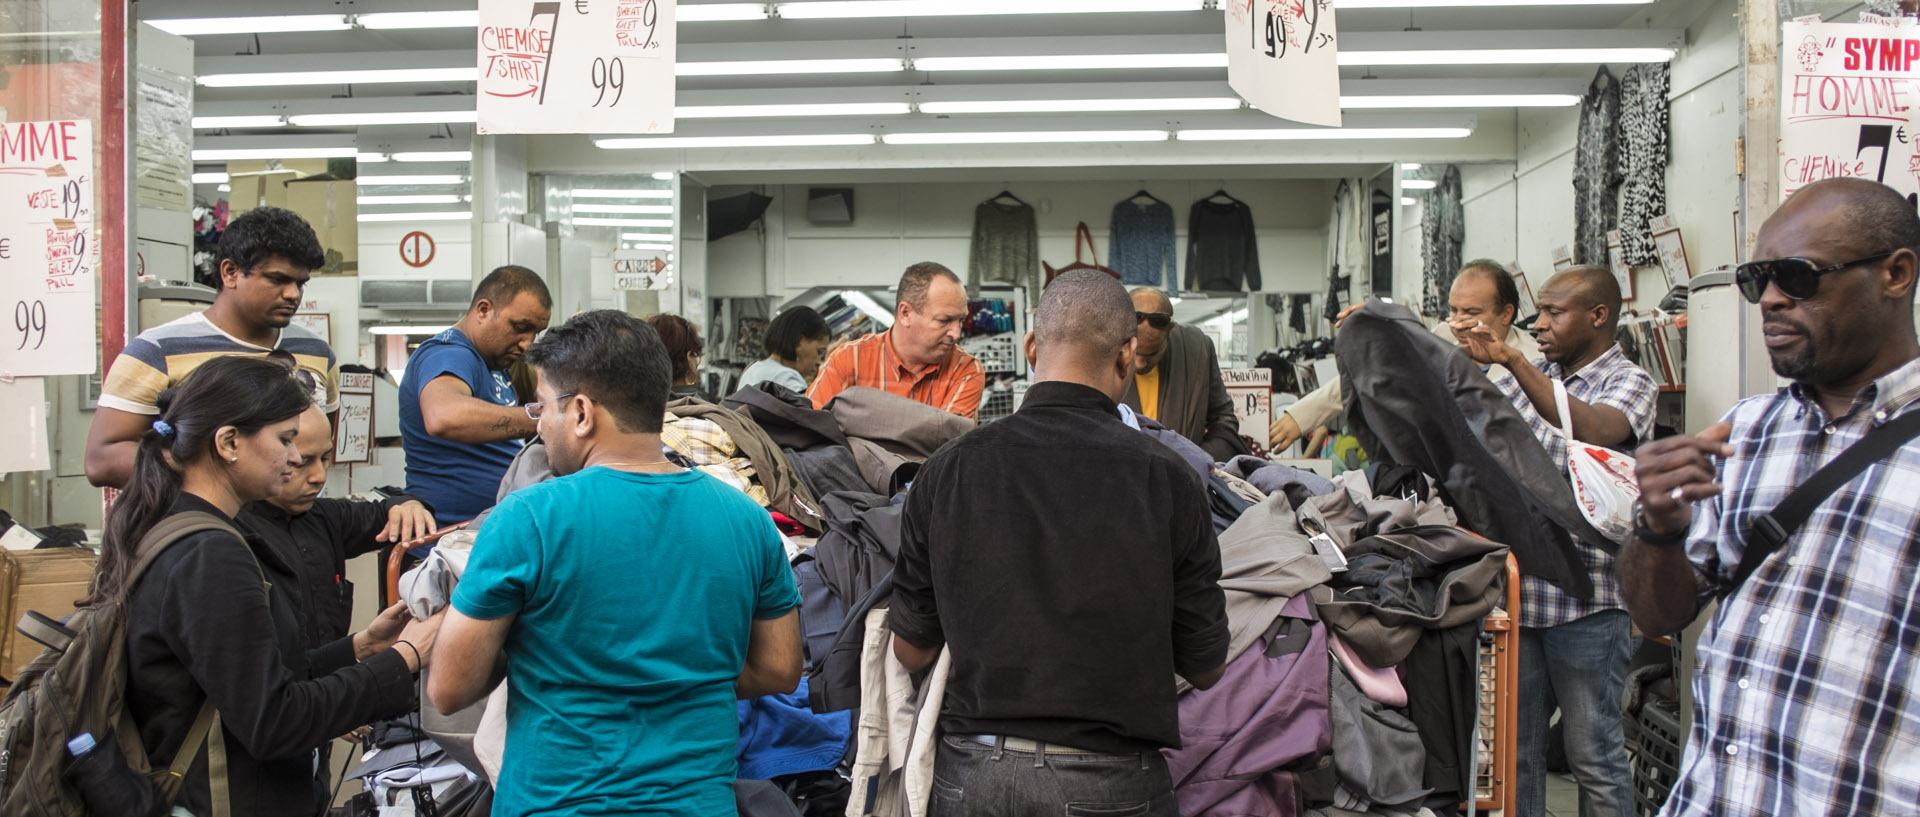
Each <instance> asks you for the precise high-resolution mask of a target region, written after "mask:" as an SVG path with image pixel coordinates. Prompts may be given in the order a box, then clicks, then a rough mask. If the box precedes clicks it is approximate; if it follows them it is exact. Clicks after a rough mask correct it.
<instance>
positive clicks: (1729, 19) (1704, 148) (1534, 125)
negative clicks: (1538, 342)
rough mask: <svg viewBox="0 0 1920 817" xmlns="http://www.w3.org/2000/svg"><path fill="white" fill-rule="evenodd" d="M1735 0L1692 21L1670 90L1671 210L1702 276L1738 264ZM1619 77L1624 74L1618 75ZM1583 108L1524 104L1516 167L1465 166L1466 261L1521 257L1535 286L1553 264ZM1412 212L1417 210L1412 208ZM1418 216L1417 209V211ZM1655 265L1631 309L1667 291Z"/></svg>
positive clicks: (1562, 235) (1567, 228)
mask: <svg viewBox="0 0 1920 817" xmlns="http://www.w3.org/2000/svg"><path fill="white" fill-rule="evenodd" d="M1737 10H1738V5H1737V3H1736V2H1735V0H1720V2H1718V3H1715V4H1713V5H1712V6H1710V7H1708V8H1707V9H1706V10H1705V11H1703V12H1702V13H1701V15H1700V17H1699V18H1698V19H1697V20H1695V21H1693V22H1692V23H1691V24H1689V26H1688V29H1687V45H1686V46H1684V47H1683V48H1682V49H1681V50H1680V52H1679V53H1678V54H1677V55H1676V56H1675V58H1674V61H1673V70H1672V81H1671V86H1670V89H1669V95H1668V98H1669V101H1670V112H1669V116H1670V122H1669V127H1668V133H1669V145H1668V157H1667V191H1666V192H1667V212H1668V213H1669V214H1670V215H1672V216H1673V219H1674V223H1675V224H1676V225H1677V226H1678V227H1679V228H1680V234H1681V238H1682V240H1684V241H1685V242H1686V246H1687V257H1688V261H1689V263H1690V264H1691V265H1692V268H1693V272H1694V273H1696V274H1698V273H1701V272H1704V271H1706V270H1708V269H1711V268H1713V267H1716V266H1719V265H1722V264H1729V263H1732V262H1733V261H1734V258H1735V255H1736V252H1737V249H1738V248H1737V247H1736V246H1735V238H1734V222H1733V212H1734V210H1735V209H1736V208H1737V207H1738V201H1739V195H1740V186H1739V184H1740V180H1739V177H1738V176H1737V175H1736V174H1735V168H1734V159H1733V155H1734V151H1733V146H1734V141H1735V139H1736V138H1738V136H1739V135H1740V124H1741V116H1742V112H1743V110H1744V108H1745V105H1744V102H1743V99H1742V97H1741V93H1740V76H1739V73H1738V71H1737V69H1738V67H1739V59H1740V32H1739V29H1738V27H1737V21H1736V20H1735V18H1734V14H1735V13H1736V11H1737ZM1615 73H1616V76H1617V75H1618V72H1615ZM1579 123H1580V109H1579V108H1578V107H1572V108H1543V109H1532V110H1526V111H1522V112H1521V113H1520V116H1519V118H1518V121H1517V123H1516V133H1515V140H1514V141H1515V145H1516V149H1517V152H1516V161H1515V163H1514V164H1513V165H1512V166H1506V165H1500V164H1492V165H1477V166H1475V165H1467V166H1463V167H1462V169H1461V170H1462V173H1461V183H1462V184H1461V186H1462V192H1463V195H1462V201H1463V202H1464V203H1465V210H1466V226H1467V229H1466V245H1465V249H1464V252H1463V253H1462V255H1463V259H1462V260H1465V259H1468V258H1476V257H1482V256H1485V257H1491V258H1495V259H1498V260H1502V261H1518V262H1519V264H1520V267H1521V269H1523V270H1524V271H1525V272H1526V273H1527V276H1528V280H1529V281H1530V282H1532V284H1533V286H1534V289H1535V291H1538V290H1539V288H1540V286H1541V285H1542V284H1544V283H1545V282H1546V279H1547V277H1548V276H1550V275H1551V274H1552V270H1553V251H1554V249H1555V248H1557V247H1561V246H1567V245H1571V244H1572V243H1573V235H1574V220H1573V159H1574V147H1575V145H1576V144H1577V142H1578V135H1577V129H1578V127H1579ZM1405 210H1406V211H1407V212H1409V213H1412V212H1414V211H1416V210H1417V208H1405ZM1416 217H1417V216H1416ZM1667 288H1668V286H1667V280H1666V276H1665V274H1664V273H1663V272H1661V270H1660V269H1658V268H1656V267H1643V268H1640V269H1637V270H1635V274H1634V289H1635V291H1636V295H1637V297H1636V298H1635V300H1634V301H1633V302H1631V303H1629V304H1628V308H1630V309H1633V308H1639V309H1646V308H1651V307H1652V306H1654V305H1656V304H1657V303H1658V302H1659V300H1660V298H1661V297H1662V296H1664V295H1665V294H1666V292H1667Z"/></svg>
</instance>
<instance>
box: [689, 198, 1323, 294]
mask: <svg viewBox="0 0 1920 817" xmlns="http://www.w3.org/2000/svg"><path fill="white" fill-rule="evenodd" d="M823 186H835V185H823ZM841 186H851V187H852V188H853V189H854V215H855V221H854V222H853V223H851V224H837V225H813V224H808V223H807V220H806V194H807V186H805V185H786V186H772V187H769V188H768V194H769V195H772V196H774V197H775V201H774V203H773V205H772V207H770V208H769V209H768V212H767V220H766V230H765V234H764V235H761V234H760V233H759V232H758V231H747V232H743V233H739V234H736V235H733V236H729V237H727V238H724V239H722V240H720V241H717V242H714V243H713V245H712V247H711V255H710V257H709V263H708V281H709V286H710V287H711V291H712V294H714V295H716V296H719V295H725V296H736V297H746V296H752V295H763V294H786V293H789V292H791V291H798V290H803V289H806V288H808V287H812V286H821V285H829V286H891V285H892V284H894V283H895V282H896V281H897V280H898V279H899V277H900V271H901V270H903V269H905V268H906V267H907V266H908V265H909V264H912V263H914V262H917V261H923V260H933V261H938V262H940V263H943V264H946V265H947V266H949V267H952V268H953V270H954V271H955V272H957V273H960V274H961V275H962V276H963V277H964V276H965V275H966V268H967V254H968V247H969V244H970V241H971V237H972V234H973V211H974V207H975V206H976V205H978V204H979V203H980V202H982V201H984V200H986V199H987V198H989V197H991V196H993V195H994V194H996V193H999V192H1000V191H1001V190H1002V189H1007V190H1011V191H1012V192H1013V193H1014V195H1016V196H1019V197H1020V198H1021V199H1023V200H1025V201H1026V202H1027V203H1028V204H1031V205H1033V207H1034V209H1035V210H1036V211H1037V213H1038V223H1039V230H1040V257H1041V259H1042V260H1044V261H1046V262H1048V263H1050V264H1053V265H1054V266H1061V265H1063V264H1067V263H1070V262H1072V261H1073V245H1074V226H1075V224H1077V223H1078V222H1081V221H1085V222H1086V223H1087V226H1088V228H1089V229H1090V230H1091V231H1092V233H1093V238H1094V247H1095V253H1096V254H1097V256H1098V258H1099V260H1100V261H1101V262H1102V263H1106V262H1108V261H1109V260H1110V246H1109V242H1108V240H1107V232H1108V230H1107V228H1108V224H1109V221H1110V219H1111V217H1112V212H1113V206H1114V205H1115V204H1116V203H1118V202H1120V201H1121V200H1122V199H1125V198H1127V197H1128V196H1131V195H1132V194H1133V193H1134V192H1135V191H1137V190H1139V189H1141V187H1142V186H1143V183H1142V182H1140V181H1137V180H1126V181H1074V182H1015V183H1012V184H1006V183H1003V182H999V181H982V182H946V183H902V184H854V185H841ZM1144 186H1145V187H1146V189H1147V190H1148V191H1149V192H1151V193H1152V194H1153V195H1155V196H1158V197H1160V198H1161V199H1162V200H1164V201H1166V202H1168V203H1169V204H1171V205H1173V209H1174V222H1175V233H1176V241H1177V242H1178V246H1177V249H1178V252H1180V253H1182V254H1184V252H1185V248H1186V221H1187V208H1188V207H1189V206H1190V205H1191V204H1192V203H1193V202H1194V201H1195V200H1197V199H1200V198H1204V197H1206V196H1207V195H1208V194H1210V193H1212V192H1213V191H1214V190H1216V189H1222V188H1224V189H1225V190H1226V191H1227V192H1228V193H1230V194H1232V195H1233V196H1235V197H1236V198H1239V199H1240V200H1241V201H1244V202H1246V203H1247V205H1248V206H1249V207H1251V208H1252V209H1253V218H1254V225H1255V237H1256V239H1257V241H1258V242H1259V248H1260V268H1261V274H1262V279H1261V289H1262V290H1263V291H1274V292H1291V291H1314V290H1319V289H1324V288H1325V286H1326V250H1325V237H1324V229H1325V224H1326V220H1327V214H1328V207H1329V205H1330V201H1331V198H1332V194H1333V189H1332V183H1331V182H1325V181H1319V180H1313V181H1232V180H1221V179H1195V180H1181V181H1153V182H1147V183H1144ZM1085 260H1087V261H1089V262H1091V261H1093V260H1094V259H1092V258H1086V259H1085ZM1180 261H1181V264H1182V275H1183V276H1184V262H1185V259H1184V257H1182V258H1181V259H1180ZM756 278H758V279H759V280H756Z"/></svg>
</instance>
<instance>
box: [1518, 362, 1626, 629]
mask: <svg viewBox="0 0 1920 817" xmlns="http://www.w3.org/2000/svg"><path fill="white" fill-rule="evenodd" d="M1533 365H1534V367H1535V368H1538V369H1539V370H1540V371H1541V372H1542V373H1543V374H1545V375H1546V376H1548V377H1551V378H1553V379H1555V380H1560V381H1562V382H1564V383H1566V384H1567V396H1568V397H1570V398H1574V399H1577V400H1579V401H1580V402H1582V403H1586V404H1587V405H1593V406H1611V407H1613V408H1615V409H1618V410H1619V411H1620V413H1621V414H1624V415H1626V416H1627V424H1628V425H1629V426H1631V427H1632V428H1633V436H1634V439H1632V440H1629V441H1627V442H1626V443H1624V444H1622V445H1621V446H1620V450H1622V451H1625V452H1627V453H1632V451H1633V449H1634V447H1635V446H1637V445H1639V444H1640V443H1643V442H1646V441H1647V440H1650V439H1652V438H1653V404H1654V401H1655V400H1656V399H1657V398H1658V397H1659V395H1660V389H1659V387H1658V386H1655V385H1654V383H1653V376H1652V375H1649V374H1647V372H1646V370H1645V369H1642V368H1640V367H1639V366H1636V365H1634V364H1633V361H1631V360H1628V359H1627V356H1626V354H1624V353H1622V352H1621V351H1620V344H1617V343H1616V344H1614V345H1612V346H1611V347H1608V349H1607V351H1605V352H1603V353H1601V355H1600V356H1599V357H1597V358H1594V360H1593V362H1592V363H1589V364H1587V365H1586V366H1585V367H1583V368H1581V369H1580V371H1577V372H1573V373H1572V374H1568V373H1566V372H1564V371H1563V370H1562V369H1561V368H1560V364H1558V363H1548V362H1546V361H1544V360H1543V361H1536V362H1535V363H1534V364H1533ZM1493 384H1494V385H1495V386H1498V387H1500V391H1502V392H1504V393H1505V394H1506V395H1507V398H1508V399H1510V400H1512V401H1513V405H1514V407H1515V408H1518V409H1519V410H1520V416H1522V417H1524V418H1526V420H1527V424H1528V425H1530V426H1532V427H1533V435H1534V436H1535V437H1538V438H1540V444H1541V445H1544V446H1546V447H1547V453H1548V454H1549V455H1551V456H1552V457H1553V463H1554V464H1555V465H1558V466H1560V470H1561V472H1562V473H1563V474H1564V473H1565V472H1566V470H1567V441H1566V438H1565V437H1562V436H1561V434H1560V429H1559V428H1557V427H1555V426H1554V424H1553V423H1549V422H1547V420H1546V418H1545V417H1542V416H1540V412H1539V411H1537V410H1535V409H1534V407H1533V401H1531V400H1528V399H1527V395H1526V393H1525V392H1523V391H1521V390H1520V381H1519V380H1517V379H1515V378H1514V376H1513V373H1512V372H1509V371H1506V370H1504V369H1503V370H1501V372H1500V374H1498V375H1496V376H1495V377H1494V378H1493ZM1578 550H1579V551H1580V561H1581V562H1582V563H1584V564H1585V566H1586V568H1587V575H1588V576H1590V577H1592V578H1593V598H1591V599H1588V600H1586V601H1581V600H1580V599H1576V598H1574V597H1572V596H1569V595H1567V594H1566V592H1565V591H1563V590H1561V589H1560V588H1558V587H1555V586H1554V585H1553V584H1551V583H1549V582H1546V581H1544V580H1541V579H1537V578H1534V577H1532V576H1521V577H1520V626H1522V627H1553V626H1556V625H1560V624H1565V623H1567V622H1570V621H1578V620H1580V619H1582V618H1586V617H1587V616H1590V615H1593V614H1594V613H1598V612H1601V611H1604V610H1617V609H1620V608H1622V607H1624V606H1625V602H1624V601H1623V600H1622V599H1621V598H1620V582H1619V581H1618V580H1617V579H1615V578H1614V575H1613V557H1612V556H1609V555H1607V553H1606V552H1605V551H1602V550H1600V549H1598V548H1592V547H1587V546H1586V545H1580V546H1578Z"/></svg>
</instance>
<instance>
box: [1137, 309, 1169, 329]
mask: <svg viewBox="0 0 1920 817" xmlns="http://www.w3.org/2000/svg"><path fill="white" fill-rule="evenodd" d="M1141 321H1146V322H1147V325H1148V326H1151V327H1153V328H1155V329H1165V328H1167V327H1169V326H1172V325H1173V316H1172V315H1169V314H1167V313H1165V312H1140V311H1135V312H1134V313H1133V322H1134V323H1139V322H1141Z"/></svg>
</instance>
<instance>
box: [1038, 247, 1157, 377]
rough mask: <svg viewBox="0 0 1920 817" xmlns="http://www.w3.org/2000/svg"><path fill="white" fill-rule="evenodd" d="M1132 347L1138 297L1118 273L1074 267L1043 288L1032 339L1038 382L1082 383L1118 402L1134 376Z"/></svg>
mask: <svg viewBox="0 0 1920 817" xmlns="http://www.w3.org/2000/svg"><path fill="white" fill-rule="evenodd" d="M1133 349H1134V320H1133V301H1132V299H1130V298H1128V297H1127V291H1126V289H1125V288H1123V287H1121V286H1120V282H1119V281H1115V280H1114V279H1113V276H1110V275H1108V274H1106V273H1104V272H1096V271H1094V270H1074V271H1072V272H1069V273H1066V274H1064V275H1061V276H1060V277H1058V278H1055V279H1053V282H1052V283H1049V284H1047V288H1046V289H1045V290H1043V291H1042V292H1041V293H1040V308H1039V309H1036V310H1034V314H1033V335H1032V337H1031V338H1030V339H1029V340H1028V353H1029V354H1030V355H1031V356H1032V358H1033V361H1034V379H1035V381H1036V382H1037V381H1047V380H1055V381H1063V382H1068V383H1079V384H1081V385H1083V386H1088V387H1091V388H1093V389H1096V390H1098V391H1100V392H1101V393H1102V394H1105V395H1106V396H1107V397H1109V398H1111V399H1112V400H1114V401H1115V402H1119V400H1120V399H1121V398H1122V397H1124V396H1125V395H1126V393H1127V386H1128V382H1129V381H1130V380H1132V379H1133Z"/></svg>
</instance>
